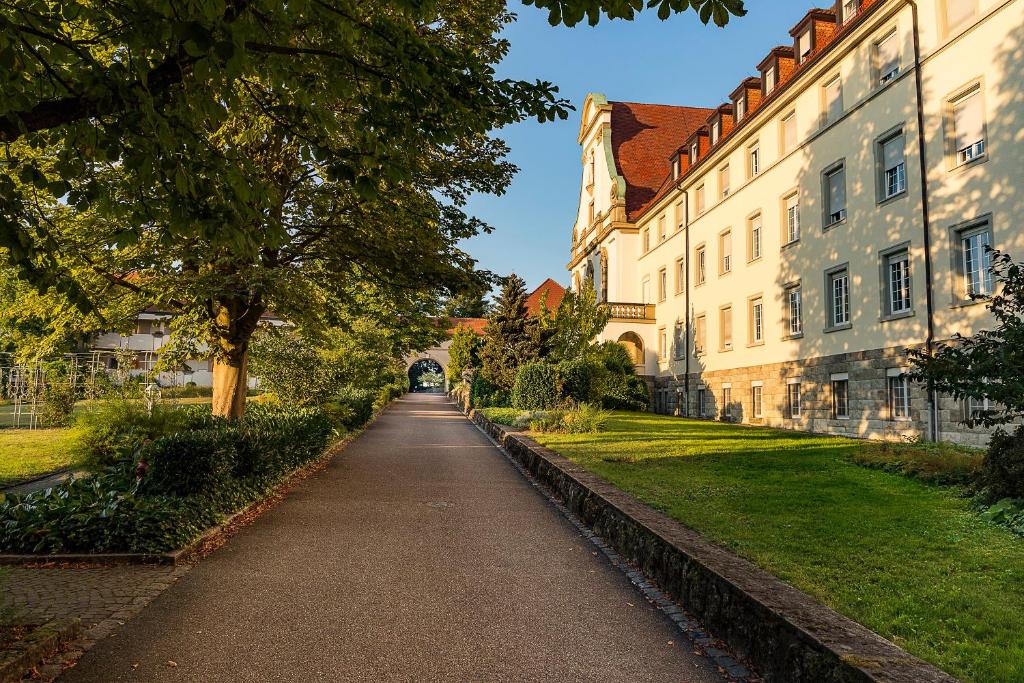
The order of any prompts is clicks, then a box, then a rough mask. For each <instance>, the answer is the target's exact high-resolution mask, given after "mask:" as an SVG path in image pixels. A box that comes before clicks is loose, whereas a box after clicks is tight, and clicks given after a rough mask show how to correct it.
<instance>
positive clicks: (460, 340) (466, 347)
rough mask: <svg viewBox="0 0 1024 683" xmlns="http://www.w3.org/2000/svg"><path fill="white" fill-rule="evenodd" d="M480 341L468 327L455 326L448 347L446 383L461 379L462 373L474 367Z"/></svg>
mask: <svg viewBox="0 0 1024 683" xmlns="http://www.w3.org/2000/svg"><path fill="white" fill-rule="evenodd" d="M481 344H482V341H481V339H480V337H479V336H477V334H476V333H475V332H473V330H471V329H469V328H468V327H456V328H455V331H454V332H453V333H452V343H451V346H449V347H448V384H449V385H451V386H454V385H455V384H457V383H458V382H459V381H460V380H461V379H462V373H463V372H465V371H466V370H469V369H471V368H474V367H476V366H477V365H478V364H479V362H480V358H479V354H480V347H481Z"/></svg>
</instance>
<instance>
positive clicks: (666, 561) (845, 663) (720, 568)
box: [470, 411, 956, 683]
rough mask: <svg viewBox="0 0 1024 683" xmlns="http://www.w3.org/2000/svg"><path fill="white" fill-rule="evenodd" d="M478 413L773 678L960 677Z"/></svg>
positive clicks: (576, 508) (933, 681)
mask: <svg viewBox="0 0 1024 683" xmlns="http://www.w3.org/2000/svg"><path fill="white" fill-rule="evenodd" d="M470 417H471V419H472V420H473V421H474V422H475V423H476V424H478V425H479V426H480V427H481V428H482V429H483V430H484V431H485V432H487V433H488V434H489V435H490V436H491V437H492V438H494V439H495V440H496V441H498V443H500V444H501V445H502V446H503V447H504V448H505V449H506V450H507V451H508V453H510V454H511V455H512V457H514V458H515V459H516V460H517V461H518V462H519V463H520V464H522V465H523V467H525V468H526V469H527V470H528V471H529V472H530V473H532V474H533V475H534V476H535V477H536V478H537V479H538V480H540V481H541V482H542V483H543V484H545V485H546V486H547V487H548V488H550V489H551V490H552V491H553V492H554V493H555V495H557V496H558V497H559V498H560V499H561V500H562V501H563V502H564V504H565V505H566V507H568V508H569V509H570V510H571V511H572V512H573V513H574V514H575V515H577V516H578V517H579V518H580V519H581V520H583V522H584V523H586V524H587V525H588V526H590V527H591V528H593V529H594V532H595V533H597V534H598V535H600V536H601V537H603V538H604V539H605V540H606V541H607V542H608V543H610V544H611V545H612V546H614V547H615V549H616V550H617V551H618V552H619V553H620V554H621V555H622V556H623V557H625V558H626V559H628V560H629V561H630V562H632V563H633V564H634V565H636V566H637V567H638V568H639V569H640V570H641V571H643V572H644V574H646V575H647V577H648V578H649V579H650V580H652V581H654V582H655V583H657V584H658V586H659V587H660V588H661V590H662V591H664V592H665V593H666V594H668V595H669V596H671V597H672V598H673V599H674V600H676V601H677V602H679V604H681V605H682V606H683V607H684V608H685V609H686V610H688V611H689V612H690V613H692V614H693V615H694V616H696V617H697V618H698V619H699V620H700V621H701V622H702V623H703V625H704V627H705V628H707V630H708V631H709V632H710V633H712V634H713V635H714V636H715V637H717V638H721V639H722V640H724V641H726V642H727V643H729V645H730V646H731V647H732V648H733V649H734V650H735V651H736V652H737V653H738V654H739V655H741V656H743V657H745V658H747V659H748V660H749V661H750V662H751V663H752V664H753V666H754V667H756V668H757V669H758V671H759V672H760V674H761V675H762V676H763V677H764V679H765V680H766V681H785V682H787V683H802V682H807V683H812V682H813V683H840V682H842V683H847V682H853V681H882V682H887V683H938V682H940V681H942V682H944V683H945V682H952V681H955V680H956V679H954V678H953V677H952V676H950V675H949V674H946V673H945V672H943V671H940V670H939V669H936V668H935V667H933V666H931V665H930V664H927V663H925V662H923V661H921V660H920V659H917V658H916V657H913V656H912V655H910V654H909V653H907V652H905V651H903V650H901V649H900V648H898V647H896V646H895V645H893V644H892V643H890V642H889V641H887V640H885V639H884V638H882V637H881V636H879V635H877V634H875V633H873V632H871V631H869V630H868V629H866V628H864V627H863V626H861V625H860V624H857V623H856V622H854V621H851V620H850V619H847V618H846V617H844V616H842V615H840V614H838V613H836V612H834V611H832V610H831V609H829V608H827V607H825V606H823V605H821V604H819V603H817V602H815V601H814V600H813V599H811V597H810V596H808V595H806V594H804V593H802V592H800V591H798V590H796V589H795V588H793V587H792V586H790V585H788V584H786V583H783V582H782V581H781V580H779V579H778V578H776V577H774V576H772V575H770V574H768V573H766V572H764V571H762V570H761V569H759V568H757V567H756V566H755V565H753V564H752V563H750V562H748V561H747V560H744V559H743V558H741V557H738V556H737V555H735V554H733V553H731V552H729V551H728V550H725V549H724V548H721V547H719V546H717V545H714V544H712V543H711V542H709V541H708V540H706V539H705V538H704V537H703V536H701V535H700V534H698V533H696V532H695V531H693V530H691V529H688V528H686V527H684V526H682V525H681V524H679V523H678V522H675V521H674V520H672V519H670V518H669V517H667V516H665V515H663V514H661V513H659V512H657V511H656V510H653V509H651V508H650V507H648V506H647V505H644V504H643V503H641V502H639V501H638V500H637V499H635V498H633V497H632V496H630V495H629V494H627V493H625V492H623V491H621V490H620V489H618V488H616V487H614V486H612V485H611V484H609V483H607V482H605V481H604V480H602V479H601V478H599V477H597V476H596V475H594V474H591V473H590V472H588V471H586V470H585V469H583V468H582V467H580V466H579V465H576V464H574V463H573V462H571V461H570V460H568V459H566V458H564V457H562V456H560V455H558V454H557V453H555V452H554V451H551V450H549V449H546V448H544V447H542V446H540V445H538V444H537V443H536V442H534V441H532V440H531V439H529V438H527V437H525V436H523V435H521V434H517V433H515V432H513V431H511V430H509V429H508V428H506V427H503V426H501V425H498V424H495V423H493V422H491V421H490V420H488V419H487V418H486V417H484V416H483V415H482V414H481V413H478V412H475V411H474V412H471V413H470Z"/></svg>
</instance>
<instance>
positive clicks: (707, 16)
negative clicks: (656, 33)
mask: <svg viewBox="0 0 1024 683" xmlns="http://www.w3.org/2000/svg"><path fill="white" fill-rule="evenodd" d="M523 4H525V5H534V6H536V7H538V8H539V9H546V10H547V11H548V22H549V23H550V24H551V25H552V26H558V25H560V24H564V25H565V26H575V25H576V24H578V23H579V22H580V21H582V20H583V19H584V18H586V19H587V23H588V24H590V25H591V26H596V25H597V24H598V22H599V21H600V19H601V17H602V16H606V17H608V18H609V19H625V20H627V21H632V20H633V19H634V18H636V14H637V13H638V12H640V11H642V10H643V9H644V8H645V3H644V0H523ZM646 7H647V8H648V9H652V8H657V14H658V18H659V19H661V20H662V21H664V20H666V19H668V18H669V17H670V16H672V15H673V14H679V13H682V12H686V11H688V10H691V9H692V10H695V11H696V12H697V15H698V16H699V17H700V20H701V21H702V22H704V23H705V24H707V23H709V22H710V21H712V20H714V22H715V25H717V26H719V27H724V26H725V25H726V24H728V23H729V19H730V18H731V17H734V16H735V17H742V16H744V15H745V14H746V13H747V12H746V9H745V8H744V6H743V0H647V2H646Z"/></svg>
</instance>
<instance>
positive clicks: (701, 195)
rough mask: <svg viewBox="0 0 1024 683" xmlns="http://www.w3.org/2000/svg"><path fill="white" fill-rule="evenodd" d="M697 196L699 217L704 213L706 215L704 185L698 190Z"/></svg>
mask: <svg viewBox="0 0 1024 683" xmlns="http://www.w3.org/2000/svg"><path fill="white" fill-rule="evenodd" d="M696 195H697V198H696V202H695V203H696V205H697V215H698V216H699V215H701V214H702V213H704V186H703V185H701V186H700V187H698V188H697V189H696Z"/></svg>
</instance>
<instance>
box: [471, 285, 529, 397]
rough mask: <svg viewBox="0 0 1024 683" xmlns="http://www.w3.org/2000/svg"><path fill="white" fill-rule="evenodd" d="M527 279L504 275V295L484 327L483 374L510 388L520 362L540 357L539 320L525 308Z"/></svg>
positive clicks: (494, 382) (501, 385)
mask: <svg viewBox="0 0 1024 683" xmlns="http://www.w3.org/2000/svg"><path fill="white" fill-rule="evenodd" d="M526 298H527V297H526V283H525V282H523V279H522V278H521V277H519V276H518V275H516V274H514V273H513V274H512V275H510V276H509V277H507V278H506V279H505V283H504V285H503V286H502V288H501V295H500V296H499V297H498V299H497V301H495V302H494V309H493V310H492V311H491V315H490V317H488V319H487V327H486V328H484V343H483V347H482V348H481V349H480V374H481V375H482V376H483V378H484V379H486V380H487V381H488V382H490V383H492V384H494V385H495V386H497V387H500V388H501V389H504V390H505V391H511V390H512V387H513V385H514V384H515V381H516V372H517V371H518V370H519V366H521V365H523V364H525V363H528V362H530V361H533V360H537V359H538V358H540V357H541V355H542V351H543V347H542V343H541V330H540V329H539V328H540V324H539V322H538V320H537V319H536V318H533V317H532V316H530V314H529V312H528V311H527V309H526Z"/></svg>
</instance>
